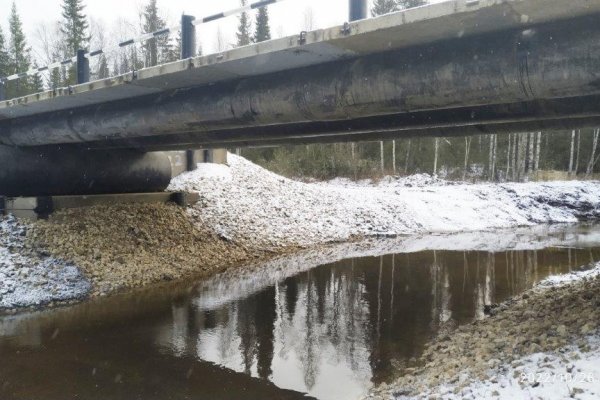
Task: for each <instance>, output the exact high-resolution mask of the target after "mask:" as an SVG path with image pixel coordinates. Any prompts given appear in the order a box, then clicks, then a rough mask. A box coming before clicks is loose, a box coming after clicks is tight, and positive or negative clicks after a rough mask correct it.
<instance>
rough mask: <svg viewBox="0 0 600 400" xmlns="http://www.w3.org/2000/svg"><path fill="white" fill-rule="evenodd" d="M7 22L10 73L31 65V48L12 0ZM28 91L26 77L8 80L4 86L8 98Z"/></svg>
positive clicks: (25, 68) (23, 69)
mask: <svg viewBox="0 0 600 400" xmlns="http://www.w3.org/2000/svg"><path fill="white" fill-rule="evenodd" d="M8 24H9V31H10V41H9V47H8V56H9V67H8V72H9V73H10V74H14V73H20V72H25V71H27V70H28V69H29V67H30V65H31V49H30V48H28V47H27V42H26V40H25V34H24V33H23V24H22V22H21V18H20V17H19V14H18V12H17V6H16V4H15V2H14V1H13V4H12V9H11V12H10V17H9V21H8ZM30 92H31V88H30V87H29V80H28V79H27V78H21V79H17V80H14V81H12V82H9V83H8V85H7V87H6V96H7V97H8V98H13V97H20V96H24V95H26V94H28V93H30Z"/></svg>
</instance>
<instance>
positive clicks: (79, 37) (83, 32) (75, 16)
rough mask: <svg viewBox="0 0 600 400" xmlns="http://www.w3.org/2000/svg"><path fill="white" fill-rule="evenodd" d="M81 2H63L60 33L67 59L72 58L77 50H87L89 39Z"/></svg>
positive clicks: (74, 0)
mask: <svg viewBox="0 0 600 400" xmlns="http://www.w3.org/2000/svg"><path fill="white" fill-rule="evenodd" d="M84 8H85V6H84V5H83V0H63V5H62V9H63V12H62V17H63V21H62V25H61V32H62V33H63V34H64V35H65V40H66V45H67V51H68V52H69V54H65V56H67V57H73V56H74V55H75V53H76V52H77V50H80V49H83V50H85V49H87V47H88V43H89V40H90V37H89V36H88V34H87V30H88V23H87V21H86V16H85V14H84V13H83V9H84Z"/></svg>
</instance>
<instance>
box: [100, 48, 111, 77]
mask: <svg viewBox="0 0 600 400" xmlns="http://www.w3.org/2000/svg"><path fill="white" fill-rule="evenodd" d="M97 76H98V79H105V78H108V77H109V76H110V71H109V69H108V60H107V59H106V56H105V55H104V54H102V55H101V56H100V59H99V61H98V74H97Z"/></svg>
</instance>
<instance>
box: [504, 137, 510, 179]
mask: <svg viewBox="0 0 600 400" xmlns="http://www.w3.org/2000/svg"><path fill="white" fill-rule="evenodd" d="M511 137H512V134H510V133H509V134H508V145H507V146H506V172H505V174H504V176H505V180H507V181H508V179H509V176H510V175H509V174H510V139H511Z"/></svg>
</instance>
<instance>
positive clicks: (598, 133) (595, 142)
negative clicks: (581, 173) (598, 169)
mask: <svg viewBox="0 0 600 400" xmlns="http://www.w3.org/2000/svg"><path fill="white" fill-rule="evenodd" d="M598 136H600V129H594V138H593V141H592V156H591V157H590V162H589V163H588V166H587V170H586V172H585V174H586V175H588V176H589V175H590V174H591V173H592V172H594V164H595V158H596V147H597V146H598Z"/></svg>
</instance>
